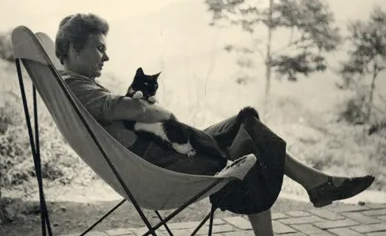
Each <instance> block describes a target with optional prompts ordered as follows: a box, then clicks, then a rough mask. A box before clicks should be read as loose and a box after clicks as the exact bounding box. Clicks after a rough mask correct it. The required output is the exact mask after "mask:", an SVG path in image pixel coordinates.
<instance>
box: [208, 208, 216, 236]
mask: <svg viewBox="0 0 386 236" xmlns="http://www.w3.org/2000/svg"><path fill="white" fill-rule="evenodd" d="M215 211H216V207H215V206H214V205H212V209H211V210H210V220H209V232H208V236H212V230H213V218H214V212H215Z"/></svg>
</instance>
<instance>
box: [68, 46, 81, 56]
mask: <svg viewBox="0 0 386 236" xmlns="http://www.w3.org/2000/svg"><path fill="white" fill-rule="evenodd" d="M78 55H79V52H78V51H77V50H76V49H75V47H74V44H72V43H70V46H69V49H68V56H69V57H71V58H74V57H75V56H78Z"/></svg>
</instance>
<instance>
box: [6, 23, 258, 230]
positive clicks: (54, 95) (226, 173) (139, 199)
mask: <svg viewBox="0 0 386 236" xmlns="http://www.w3.org/2000/svg"><path fill="white" fill-rule="evenodd" d="M12 44H13V50H14V58H15V62H16V69H17V74H18V77H19V85H20V91H21V96H22V102H23V106H24V113H25V119H26V122H27V129H28V135H29V139H30V144H31V150H32V154H33V158H34V165H35V170H36V177H37V180H38V187H39V196H40V207H41V223H42V233H43V235H46V233H47V232H48V234H49V235H52V231H51V227H50V221H49V217H48V213H47V206H46V203H45V197H44V191H43V185H42V176H41V167H40V146H39V124H38V123H39V122H38V116H37V102H36V101H37V98H36V97H37V95H36V94H37V93H36V91H37V92H38V93H39V95H40V98H41V99H42V101H43V102H44V104H45V105H46V107H47V109H48V111H49V112H50V114H51V116H52V117H53V120H54V122H55V123H56V125H57V127H58V129H59V131H60V132H61V134H62V135H63V136H64V137H65V139H66V141H67V142H68V144H69V145H70V147H71V148H72V149H73V150H74V151H75V152H76V153H77V154H78V155H79V156H80V157H81V158H82V159H83V161H84V162H85V163H87V164H88V165H89V166H90V167H91V168H92V170H93V171H95V173H96V174H97V175H98V176H99V177H100V178H101V179H103V180H104V181H105V182H106V183H107V184H108V185H109V186H111V187H112V188H113V189H114V190H115V191H116V192H117V193H119V194H120V195H121V196H122V197H123V198H124V200H122V201H121V202H120V203H119V204H118V205H117V206H115V207H114V208H113V209H111V210H110V211H109V212H108V213H106V215H104V216H103V217H102V218H101V219H99V220H98V221H97V222H95V223H94V224H93V225H91V226H90V227H89V228H88V229H87V230H85V231H84V232H83V233H82V234H81V235H85V234H86V233H88V232H89V231H90V230H91V229H92V228H93V227H95V226H96V225H97V224H98V223H99V222H101V221H102V220H103V219H104V218H105V217H107V216H108V215H109V214H111V213H112V212H113V211H114V210H115V209H117V208H118V207H119V206H120V205H122V204H123V202H124V201H126V200H129V201H130V202H131V203H132V204H133V205H134V207H135V209H136V210H137V211H138V213H139V215H140V217H141V218H142V220H143V222H144V224H145V225H146V227H147V228H148V231H147V232H146V233H145V234H144V235H150V234H151V235H157V234H156V230H157V229H159V228H160V227H161V226H164V227H165V228H166V230H167V232H168V233H169V234H170V235H173V234H172V232H171V231H170V229H169V228H168V227H167V224H166V223H167V222H168V221H170V220H171V219H172V218H173V217H174V216H176V215H177V214H178V213H180V212H181V211H182V210H184V209H185V208H186V207H188V206H189V205H190V204H192V203H194V202H197V201H199V200H202V199H204V198H206V197H208V196H210V195H212V194H214V193H216V192H218V191H219V190H220V189H222V188H223V187H224V186H226V185H227V184H231V183H232V182H234V180H240V179H242V178H244V176H245V175H246V173H247V172H248V171H249V169H250V168H251V167H252V166H253V165H254V164H255V162H256V157H255V156H253V155H247V156H244V157H242V158H240V159H242V161H238V162H237V164H236V165H231V166H227V167H225V168H224V170H223V171H221V172H220V173H219V174H217V175H215V176H205V175H190V174H184V173H178V172H174V171H170V170H167V169H163V168H160V167H158V166H155V165H153V164H151V163H149V162H147V161H145V160H144V159H142V158H140V157H139V156H137V155H135V154H134V153H132V152H130V151H129V150H128V149H127V148H125V147H124V146H123V145H122V144H121V143H119V142H118V141H117V140H116V139H114V138H113V137H112V136H111V135H110V134H109V133H108V132H107V131H106V130H105V129H104V128H103V127H102V126H100V124H99V123H98V122H97V121H96V120H95V119H94V118H93V117H92V116H91V114H90V113H89V112H88V111H87V110H86V109H85V107H84V106H83V105H82V104H81V103H80V102H79V100H78V99H77V98H76V97H75V96H74V94H73V93H72V92H71V91H70V90H69V88H68V87H67V86H66V84H65V83H64V81H63V78H61V77H60V75H59V74H58V71H57V70H58V69H60V68H61V67H62V66H61V64H60V63H59V61H58V60H57V58H56V57H55V55H54V43H53V41H52V40H51V39H50V38H49V37H48V36H47V35H45V34H44V33H37V34H36V35H35V34H34V33H33V32H32V31H31V30H30V29H28V28H27V27H25V26H19V27H17V28H15V29H14V30H13V32H12ZM21 65H23V66H24V68H25V70H26V72H27V73H28V75H29V77H30V79H31V81H32V92H33V93H32V96H33V114H34V132H33V129H32V125H31V121H30V113H29V110H28V104H27V98H26V94H25V89H24V82H23V78H22V74H23V72H22V68H21ZM160 158H162V157H160ZM142 208H143V209H148V210H154V211H155V213H156V215H157V216H158V218H159V219H160V222H159V223H158V224H156V225H154V226H152V225H151V224H150V222H149V221H148V219H147V218H146V216H145V215H144V213H143V210H142ZM216 208H217V207H216V204H215V203H214V202H212V209H211V210H210V213H209V214H208V215H207V216H206V217H205V218H204V220H203V221H202V222H201V223H200V224H199V225H198V226H197V228H196V229H195V230H194V231H193V232H192V235H195V234H196V233H197V232H198V231H199V229H200V228H201V227H202V226H203V225H204V223H205V222H206V221H207V220H208V219H210V223H209V232H208V234H209V235H211V233H212V226H213V215H214V211H215V210H216ZM170 209H175V210H174V211H173V212H172V213H171V214H169V215H168V216H166V217H165V218H162V217H161V215H160V214H159V212H158V211H159V210H170Z"/></svg>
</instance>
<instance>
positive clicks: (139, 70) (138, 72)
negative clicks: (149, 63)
mask: <svg viewBox="0 0 386 236" xmlns="http://www.w3.org/2000/svg"><path fill="white" fill-rule="evenodd" d="M135 75H140V76H142V75H145V74H144V73H143V70H142V67H139V68H138V69H137V72H136V74H135Z"/></svg>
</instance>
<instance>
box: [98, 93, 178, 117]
mask: <svg viewBox="0 0 386 236" xmlns="http://www.w3.org/2000/svg"><path fill="white" fill-rule="evenodd" d="M105 112H106V118H107V119H110V120H134V121H138V122H143V123H156V122H161V121H165V120H168V119H170V116H171V115H172V113H171V112H170V111H168V110H166V109H165V108H163V107H161V106H160V105H158V104H149V103H148V102H146V101H144V100H140V99H132V98H129V97H123V98H121V99H120V100H119V101H117V102H116V104H115V105H114V106H113V107H112V108H111V109H109V111H105Z"/></svg>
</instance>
